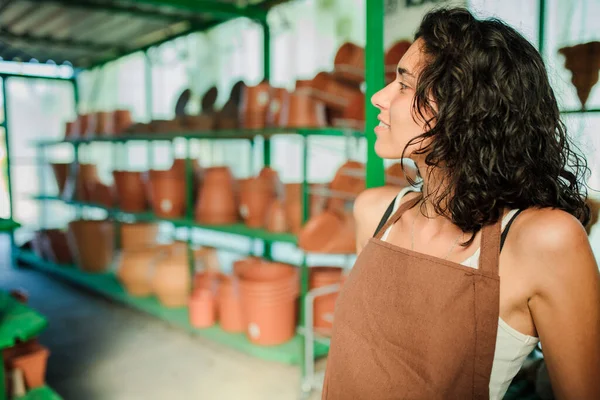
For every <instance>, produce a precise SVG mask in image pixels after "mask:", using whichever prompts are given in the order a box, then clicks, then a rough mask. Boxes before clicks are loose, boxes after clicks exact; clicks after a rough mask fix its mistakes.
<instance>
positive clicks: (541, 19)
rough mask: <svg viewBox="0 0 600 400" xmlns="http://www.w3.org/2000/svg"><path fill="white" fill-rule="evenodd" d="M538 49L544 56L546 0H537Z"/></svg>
mask: <svg viewBox="0 0 600 400" xmlns="http://www.w3.org/2000/svg"><path fill="white" fill-rule="evenodd" d="M538 12H539V14H538V51H539V52H540V55H541V56H542V58H544V35H545V34H546V0H539V11H538Z"/></svg>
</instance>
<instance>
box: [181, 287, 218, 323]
mask: <svg viewBox="0 0 600 400" xmlns="http://www.w3.org/2000/svg"><path fill="white" fill-rule="evenodd" d="M188 313H189V319H190V324H191V325H192V326H193V327H194V328H208V327H211V326H213V325H214V324H215V322H216V320H217V315H216V304H215V295H214V293H213V292H212V291H211V290H207V289H200V290H196V291H194V294H192V296H191V297H190V299H189V306H188Z"/></svg>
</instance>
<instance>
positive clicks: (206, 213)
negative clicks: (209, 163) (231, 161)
mask: <svg viewBox="0 0 600 400" xmlns="http://www.w3.org/2000/svg"><path fill="white" fill-rule="evenodd" d="M236 192H237V190H236V185H235V181H234V178H233V175H232V174H231V171H230V169H229V167H226V166H220V167H211V168H207V169H206V171H205V175H204V182H203V184H202V188H201V189H200V191H199V194H198V202H197V203H196V210H195V218H196V221H198V222H201V223H204V224H233V223H235V222H237V220H238V207H237V204H238V197H237V195H236Z"/></svg>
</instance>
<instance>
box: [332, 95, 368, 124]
mask: <svg viewBox="0 0 600 400" xmlns="http://www.w3.org/2000/svg"><path fill="white" fill-rule="evenodd" d="M365 112H366V110H365V95H364V94H362V93H360V92H358V93H356V94H355V95H354V96H353V97H351V98H350V99H349V102H348V106H347V107H346V108H345V109H344V111H343V112H342V113H340V114H339V115H332V123H331V125H333V126H335V127H337V128H346V129H354V130H357V131H364V130H365Z"/></svg>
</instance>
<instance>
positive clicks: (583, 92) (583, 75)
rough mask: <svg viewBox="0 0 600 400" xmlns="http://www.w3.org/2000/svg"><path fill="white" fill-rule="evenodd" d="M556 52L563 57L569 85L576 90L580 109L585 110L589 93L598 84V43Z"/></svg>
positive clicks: (579, 45) (599, 46)
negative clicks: (568, 74) (569, 77)
mask: <svg viewBox="0 0 600 400" xmlns="http://www.w3.org/2000/svg"><path fill="white" fill-rule="evenodd" d="M558 52H559V53H560V54H562V55H564V56H565V68H567V69H568V70H569V71H571V74H572V76H571V83H573V86H575V89H577V96H578V97H579V101H580V102H581V107H582V108H585V104H586V102H587V99H588V97H589V95H590V92H591V91H592V88H593V87H594V85H596V83H597V82H598V71H599V70H600V42H589V43H583V44H578V45H576V46H571V47H563V48H561V49H560V50H559V51H558Z"/></svg>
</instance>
